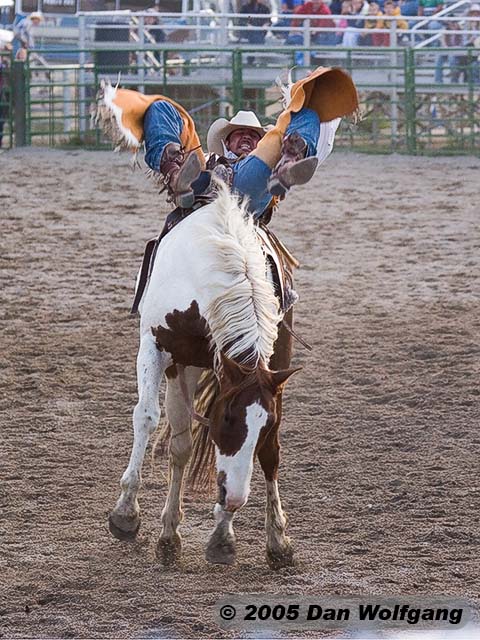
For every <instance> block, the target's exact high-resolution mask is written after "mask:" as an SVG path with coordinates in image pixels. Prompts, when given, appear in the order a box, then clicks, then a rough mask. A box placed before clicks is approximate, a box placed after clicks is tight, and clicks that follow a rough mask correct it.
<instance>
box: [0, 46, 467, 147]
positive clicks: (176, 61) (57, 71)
mask: <svg viewBox="0 0 480 640" xmlns="http://www.w3.org/2000/svg"><path fill="white" fill-rule="evenodd" d="M147 51H149V52H150V53H151V54H152V56H154V58H155V60H156V63H155V64H154V65H153V64H152V60H151V57H152V56H147V55H145V54H146V52H147ZM64 52H65V53H66V54H69V55H71V57H72V60H73V61H72V62H70V63H68V64H61V65H60V64H48V65H46V66H45V65H44V64H43V65H42V64H40V63H39V62H38V58H37V57H36V56H37V55H42V54H43V53H44V52H43V51H42V50H37V51H31V52H29V55H28V58H27V61H26V63H25V64H23V63H18V62H16V63H14V65H12V69H13V70H14V71H15V73H11V77H10V80H11V79H12V78H13V76H14V75H16V77H17V83H16V85H17V88H16V90H15V115H16V117H15V121H16V130H15V131H13V130H12V125H11V124H9V123H10V122H11V119H12V114H13V112H12V110H11V109H10V112H9V117H8V118H7V119H5V129H6V133H7V137H8V136H10V138H8V139H10V140H13V139H14V138H13V136H12V133H15V139H16V142H17V144H22V143H26V144H33V145H49V146H65V145H87V146H90V147H93V148H103V147H105V146H106V145H108V142H107V141H106V140H104V139H103V138H102V136H101V135H100V133H99V132H98V131H97V130H96V129H95V128H94V127H93V125H92V124H91V122H90V105H91V104H92V103H93V101H94V99H95V95H96V92H97V90H98V87H99V84H100V81H101V80H102V79H108V80H110V81H112V82H113V83H115V82H117V80H118V75H119V73H120V74H121V84H122V86H125V87H130V88H136V89H141V90H143V91H145V92H147V93H161V94H166V95H168V96H170V97H171V98H173V99H175V100H177V101H178V102H181V103H182V104H183V105H184V106H185V107H186V108H187V109H188V110H189V111H190V112H191V113H192V114H193V115H194V118H195V122H196V124H197V127H198V130H199V133H200V136H201V137H202V138H203V139H205V135H206V131H207V129H208V126H209V124H210V123H211V122H212V120H214V119H215V118H217V117H219V116H229V115H233V113H235V112H236V111H237V110H238V109H253V110H255V111H256V113H257V114H258V115H259V117H260V119H261V120H262V121H264V122H274V121H275V118H276V116H277V115H278V113H279V112H280V111H281V105H280V102H279V91H278V88H277V87H275V85H274V80H275V78H276V76H278V75H279V74H280V73H282V72H284V71H285V69H287V68H289V67H292V66H294V65H296V66H295V68H294V69H293V80H295V79H298V78H300V77H303V76H304V75H306V73H307V72H308V68H309V67H310V65H312V66H313V65H317V64H323V65H324V66H340V67H342V68H344V69H346V70H347V71H348V72H349V73H350V74H351V75H352V77H353V78H354V80H355V83H356V85H357V87H358V89H359V94H360V100H361V108H362V112H363V118H362V119H361V121H360V122H358V123H353V122H350V121H349V120H348V119H345V120H344V122H343V123H342V126H341V128H340V130H339V133H338V135H337V140H336V144H337V146H341V147H347V148H349V149H358V150H366V151H371V152H389V151H396V152H406V153H411V154H415V153H478V152H480V101H479V99H478V98H479V92H480V77H479V68H478V59H477V57H476V55H475V52H473V51H472V49H471V48H463V49H462V48H458V49H451V48H449V49H441V48H438V49H436V50H435V52H431V51H426V50H423V49H420V50H415V49H411V48H409V49H404V48H397V49H391V48H390V49H385V48H371V49H369V50H368V52H366V51H365V50H359V49H345V48H339V47H334V48H331V47H330V48H329V47H309V48H307V47H301V48H297V49H296V50H293V51H292V49H291V48H288V47H271V48H265V47H261V48H260V47H257V48H255V47H242V48H218V47H210V46H209V47H201V48H199V47H198V46H197V47H196V48H193V47H182V46H181V45H174V46H169V47H168V48H167V47H165V46H157V47H155V48H153V45H152V44H151V43H150V44H144V45H143V46H141V47H139V46H138V45H137V46H132V45H131V44H130V45H129V46H125V47H123V48H122V49H121V50H119V49H118V48H116V47H115V48H112V47H111V46H110V48H109V47H108V46H105V47H101V48H97V47H96V48H85V49H76V50H75V51H73V50H70V49H68V50H64ZM299 55H302V56H303V60H301V59H299ZM307 62H308V64H307ZM302 63H303V64H302ZM440 74H441V82H440V81H439V80H440ZM19 78H20V79H21V83H20V84H19V82H18V80H19ZM21 84H23V86H24V90H23V91H20V90H19V89H18V87H19V86H21ZM13 94H14V90H13V86H12V88H11V95H12V96H13ZM22 110H23V111H24V116H23V118H24V122H23V125H22V122H21V114H22Z"/></svg>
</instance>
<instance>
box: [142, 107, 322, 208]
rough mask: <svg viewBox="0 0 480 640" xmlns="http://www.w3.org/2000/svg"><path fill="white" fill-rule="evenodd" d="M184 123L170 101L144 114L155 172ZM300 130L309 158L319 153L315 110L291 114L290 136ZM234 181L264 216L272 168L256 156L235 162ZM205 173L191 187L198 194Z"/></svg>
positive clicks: (148, 156)
mask: <svg viewBox="0 0 480 640" xmlns="http://www.w3.org/2000/svg"><path fill="white" fill-rule="evenodd" d="M182 128H183V122H182V118H181V117H180V114H179V113H178V111H177V110H176V109H175V107H174V106H173V105H172V104H170V103H169V102H166V101H163V100H159V101H157V102H154V103H153V104H152V105H151V106H150V107H149V108H148V109H147V112H146V113H145V119H144V122H143V134H144V139H145V149H146V152H145V162H146V163H147V164H148V166H149V167H150V168H151V169H153V170H154V171H159V170H160V160H161V157H162V153H163V150H164V148H165V146H166V145H167V144H168V143H169V142H177V143H179V144H180V134H181V132H182ZM294 132H296V133H298V134H299V135H300V136H301V137H302V138H303V139H304V140H305V142H306V143H307V157H310V156H314V155H316V153H317V142H318V138H319V136H320V118H319V117H318V115H317V113H316V112H315V111H313V110H312V109H306V108H303V109H301V110H300V111H299V112H298V113H292V118H291V121H290V124H289V125H288V128H287V131H286V133H287V135H288V134H290V133H294ZM232 168H233V184H232V189H233V191H234V192H236V193H238V194H240V195H241V196H246V197H248V200H249V204H248V210H249V211H250V213H252V214H253V215H254V216H255V217H259V216H261V214H262V213H263V211H264V210H265V208H266V207H267V206H268V204H269V202H270V200H271V199H272V196H271V194H270V193H269V191H268V189H267V184H268V180H269V178H270V175H271V173H272V170H271V169H270V167H269V166H268V165H267V164H266V163H265V162H264V161H263V160H261V159H260V158H258V157H257V156H254V155H248V156H247V157H245V158H243V159H242V160H239V161H238V162H234V163H233V165H232ZM204 185H205V176H201V177H200V178H199V179H198V180H197V181H196V182H195V183H194V184H193V185H192V186H193V188H194V191H195V192H196V193H200V190H201V189H203V188H205V186H204Z"/></svg>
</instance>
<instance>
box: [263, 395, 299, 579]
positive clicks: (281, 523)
mask: <svg viewBox="0 0 480 640" xmlns="http://www.w3.org/2000/svg"><path fill="white" fill-rule="evenodd" d="M277 402H278V409H277V421H276V423H275V425H274V426H273V427H272V429H271V431H270V433H269V434H268V436H267V438H266V440H265V442H264V443H263V445H262V448H261V449H260V450H259V451H258V459H259V462H260V465H261V467H262V470H263V473H264V474H265V482H266V489H267V507H266V513H265V532H266V537H267V562H268V564H269V565H270V567H271V568H272V569H280V568H282V567H287V566H290V565H292V564H293V548H292V543H291V541H290V538H289V537H288V536H287V535H286V533H285V531H286V528H287V516H286V514H285V512H284V510H283V508H282V503H281V500H280V493H279V491H278V467H279V464H280V442H279V439H278V430H279V426H280V420H281V405H282V398H281V394H279V396H278V397H277Z"/></svg>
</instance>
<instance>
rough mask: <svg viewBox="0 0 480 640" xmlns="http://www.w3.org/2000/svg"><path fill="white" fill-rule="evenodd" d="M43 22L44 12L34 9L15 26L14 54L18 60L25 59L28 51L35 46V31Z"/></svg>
mask: <svg viewBox="0 0 480 640" xmlns="http://www.w3.org/2000/svg"><path fill="white" fill-rule="evenodd" d="M42 22H43V14H42V13H40V11H34V12H33V13H31V14H30V15H28V16H24V17H23V18H21V19H20V20H18V22H17V23H16V24H15V25H14V27H13V33H14V39H13V56H14V58H15V59H16V60H22V61H25V60H26V58H27V51H28V50H29V49H33V48H35V40H34V37H33V32H34V31H35V27H38V26H39V25H40V24H41V23H42Z"/></svg>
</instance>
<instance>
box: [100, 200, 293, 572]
mask: <svg viewBox="0 0 480 640" xmlns="http://www.w3.org/2000/svg"><path fill="white" fill-rule="evenodd" d="M140 313H141V321H140V348H139V352H138V357H137V379H138V392H139V400H138V404H137V406H136V407H135V410H134V414H133V427H134V442H133V448H132V453H131V457H130V462H129V464H128V467H127V469H126V470H125V473H124V474H123V476H122V480H121V483H120V484H121V495H120V497H119V499H118V501H117V504H116V506H115V508H114V510H113V511H112V513H111V515H110V528H111V531H112V533H114V535H116V536H117V537H128V536H132V535H135V533H136V531H137V530H138V527H139V523H140V519H139V513H140V510H139V505H138V501H137V493H138V490H139V487H140V482H141V467H142V463H143V459H144V456H145V450H146V446H147V443H148V439H149V436H150V435H151V434H152V433H153V431H154V430H155V429H156V427H157V425H158V422H159V419H160V406H159V387H160V384H161V381H162V378H163V375H164V374H165V376H166V379H167V390H166V400H165V409H166V415H167V419H168V423H169V427H170V434H171V437H170V443H169V487H168V496H167V501H166V504H165V507H164V509H163V512H162V532H161V536H160V542H159V552H160V556H161V557H162V558H164V559H165V560H168V559H169V558H171V557H174V556H175V555H176V554H177V553H178V551H179V549H180V546H181V540H180V536H179V534H178V525H179V523H180V521H181V518H182V511H181V505H182V491H183V479H184V471H185V466H186V465H187V463H188V461H189V458H190V455H191V451H192V432H191V413H192V404H193V398H194V395H195V390H196V387H197V383H198V380H199V378H200V375H201V373H202V371H204V370H205V369H213V370H214V372H215V374H216V376H217V378H218V381H219V392H218V394H217V395H216V397H215V399H214V401H213V405H212V407H211V411H210V417H209V419H210V426H209V435H210V438H211V439H212V441H213V443H214V445H215V453H216V467H217V482H218V485H219V489H218V501H217V504H216V505H215V509H214V514H215V520H216V525H215V529H214V531H213V533H212V535H211V537H210V541H209V544H208V548H207V559H209V560H210V561H212V562H223V563H230V562H233V560H234V556H235V549H234V536H233V528H232V520H233V515H234V513H235V511H236V510H237V509H238V508H240V507H241V506H243V505H244V504H245V502H246V501H247V498H248V494H249V490H250V479H251V475H252V469H253V461H254V457H255V454H257V456H258V458H259V461H260V464H261V466H262V469H263V471H264V473H265V477H266V482H267V517H266V531H267V555H268V557H269V560H270V562H271V563H272V564H274V565H275V566H278V565H281V564H285V563H287V562H289V561H290V560H291V550H290V544H289V541H288V538H287V537H286V535H285V526H286V518H285V516H284V514H283V510H282V507H281V503H280V498H279V494H278V486H277V470H278V464H279V443H278V428H279V424H280V420H281V393H282V387H283V384H284V383H285V382H286V380H287V379H288V377H289V376H290V375H291V373H292V371H291V370H281V371H276V370H275V369H280V368H282V369H285V368H286V367H288V364H289V360H290V347H291V344H290V336H289V335H288V334H287V333H286V332H285V330H284V329H283V328H282V329H281V331H280V335H279V329H278V327H279V326H280V325H279V323H280V321H281V319H282V317H281V312H280V309H279V303H278V300H277V298H276V296H275V294H274V288H273V285H272V281H271V277H270V276H269V270H268V265H267V264H266V260H265V256H264V254H263V252H262V249H261V245H260V242H259V240H258V238H257V235H256V233H255V229H254V226H253V222H252V220H251V218H250V217H248V216H246V214H245V211H244V210H243V209H242V208H241V207H240V206H239V205H238V202H237V200H236V199H235V198H234V197H233V196H232V195H231V194H230V193H229V192H228V190H227V189H226V188H221V189H220V191H219V196H218V198H217V200H215V201H214V202H213V203H211V204H208V205H206V206H204V207H202V208H201V209H199V210H197V211H196V212H195V213H194V214H192V215H191V216H189V217H188V218H187V219H185V220H184V221H183V222H182V224H181V225H178V226H177V227H176V228H175V229H173V230H172V231H171V232H170V233H169V234H168V235H167V236H166V237H165V238H164V239H163V240H162V245H161V247H160V250H159V252H158V255H157V258H156V260H155V265H154V268H153V271H152V274H151V277H150V280H149V283H148V286H147V289H146V291H145V294H144V296H143V300H142V302H141V305H140ZM271 369H272V370H271Z"/></svg>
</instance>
